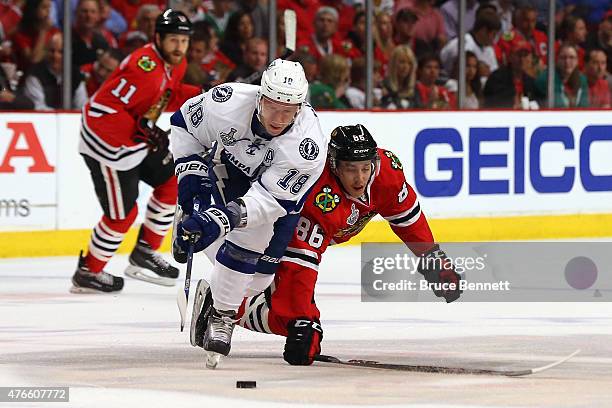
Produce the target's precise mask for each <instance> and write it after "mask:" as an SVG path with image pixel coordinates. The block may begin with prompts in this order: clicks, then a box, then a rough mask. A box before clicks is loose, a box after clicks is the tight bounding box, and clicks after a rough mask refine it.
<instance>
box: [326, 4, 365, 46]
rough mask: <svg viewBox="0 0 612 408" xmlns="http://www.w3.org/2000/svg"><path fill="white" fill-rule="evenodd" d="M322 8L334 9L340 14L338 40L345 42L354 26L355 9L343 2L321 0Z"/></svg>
mask: <svg viewBox="0 0 612 408" xmlns="http://www.w3.org/2000/svg"><path fill="white" fill-rule="evenodd" d="M319 2H320V3H321V6H327V7H332V8H334V9H336V11H337V12H338V30H337V32H336V38H337V39H339V40H344V39H345V38H346V36H347V35H348V33H349V31H350V30H351V29H352V28H353V26H354V21H355V14H356V12H355V9H354V8H353V7H352V6H349V5H347V4H345V3H344V1H343V0H319Z"/></svg>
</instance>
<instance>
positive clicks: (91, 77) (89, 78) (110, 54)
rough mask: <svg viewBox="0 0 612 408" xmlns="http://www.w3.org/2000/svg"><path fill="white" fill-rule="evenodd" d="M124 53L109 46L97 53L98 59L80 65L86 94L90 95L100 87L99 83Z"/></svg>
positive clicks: (115, 66) (110, 71)
mask: <svg viewBox="0 0 612 408" xmlns="http://www.w3.org/2000/svg"><path fill="white" fill-rule="evenodd" d="M123 58H124V54H123V53H122V52H121V51H120V50H118V49H117V48H109V49H108V50H106V51H103V52H101V53H100V54H99V55H98V59H97V60H96V61H95V62H93V63H91V64H86V65H83V66H82V67H81V73H82V74H83V76H84V77H85V89H87V96H88V97H91V96H92V95H93V94H94V93H95V92H96V91H97V90H98V88H100V85H102V83H103V82H104V81H105V80H106V78H108V77H109V76H110V74H111V73H112V72H113V71H114V70H115V69H116V68H117V67H118V66H119V63H120V62H121V61H122V60H123Z"/></svg>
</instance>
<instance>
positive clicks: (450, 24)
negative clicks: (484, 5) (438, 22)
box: [440, 0, 478, 40]
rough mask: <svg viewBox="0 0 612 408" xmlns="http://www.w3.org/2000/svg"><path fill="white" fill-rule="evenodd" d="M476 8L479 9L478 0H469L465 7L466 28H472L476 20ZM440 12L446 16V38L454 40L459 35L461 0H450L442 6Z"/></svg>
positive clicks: (443, 16) (467, 29)
mask: <svg viewBox="0 0 612 408" xmlns="http://www.w3.org/2000/svg"><path fill="white" fill-rule="evenodd" d="M476 10H478V2H477V1H476V0H467V5H466V8H465V30H466V31H469V30H471V29H472V26H473V25H474V22H475V21H476ZM440 13H441V14H442V18H444V28H446V38H448V39H449V40H452V39H453V38H455V37H457V35H459V0H448V1H447V2H446V3H444V4H443V5H442V7H440Z"/></svg>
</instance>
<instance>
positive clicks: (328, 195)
mask: <svg viewBox="0 0 612 408" xmlns="http://www.w3.org/2000/svg"><path fill="white" fill-rule="evenodd" d="M339 203H340V196H339V195H338V194H332V189H331V187H329V186H325V187H323V190H321V192H320V193H319V194H317V195H316V196H315V199H314V205H315V206H317V208H318V209H319V210H321V211H322V212H323V214H325V213H328V212H331V211H334V210H335V209H336V207H337V206H338V204H339Z"/></svg>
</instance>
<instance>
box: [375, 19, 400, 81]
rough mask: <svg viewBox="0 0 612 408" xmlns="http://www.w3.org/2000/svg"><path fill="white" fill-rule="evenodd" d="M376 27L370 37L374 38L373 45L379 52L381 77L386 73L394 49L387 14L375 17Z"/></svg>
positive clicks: (391, 30)
mask: <svg viewBox="0 0 612 408" xmlns="http://www.w3.org/2000/svg"><path fill="white" fill-rule="evenodd" d="M375 21H376V26H375V27H374V32H373V33H372V36H373V37H374V44H376V47H378V49H379V50H380V51H381V58H382V59H380V60H379V61H380V65H381V74H382V75H383V77H384V76H385V75H386V73H387V65H388V63H389V59H390V58H391V52H393V49H394V48H395V42H394V41H393V20H392V19H391V15H390V14H389V13H385V12H380V13H377V14H376V17H375Z"/></svg>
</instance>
